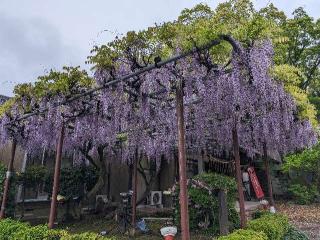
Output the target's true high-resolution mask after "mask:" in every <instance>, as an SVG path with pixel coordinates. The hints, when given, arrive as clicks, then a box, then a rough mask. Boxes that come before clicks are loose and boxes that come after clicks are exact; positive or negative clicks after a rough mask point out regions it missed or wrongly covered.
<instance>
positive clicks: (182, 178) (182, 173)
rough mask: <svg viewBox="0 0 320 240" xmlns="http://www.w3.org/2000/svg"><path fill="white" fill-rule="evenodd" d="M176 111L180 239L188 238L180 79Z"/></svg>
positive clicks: (184, 147)
mask: <svg viewBox="0 0 320 240" xmlns="http://www.w3.org/2000/svg"><path fill="white" fill-rule="evenodd" d="M176 107H177V109H176V111H177V121H178V153H179V185H180V222H181V239H182V240H189V239H190V230H189V213H188V190H187V161H186V139H185V130H186V129H185V122H184V106H183V90H182V81H181V80H179V81H178V82H177V88H176Z"/></svg>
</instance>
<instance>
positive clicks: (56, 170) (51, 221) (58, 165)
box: [48, 124, 65, 229]
mask: <svg viewBox="0 0 320 240" xmlns="http://www.w3.org/2000/svg"><path fill="white" fill-rule="evenodd" d="M64 130H65V129H64V124H62V126H61V130H60V134H59V137H58V141H57V148H56V151H57V152H56V163H55V168H54V177H53V189H52V196H51V207H50V215H49V224H48V227H49V228H50V229H52V228H53V227H54V221H55V219H56V216H57V196H58V193H59V187H60V170H61V158H62V147H63V139H64Z"/></svg>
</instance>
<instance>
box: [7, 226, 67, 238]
mask: <svg viewBox="0 0 320 240" xmlns="http://www.w3.org/2000/svg"><path fill="white" fill-rule="evenodd" d="M26 226H28V225H26ZM61 235H62V233H60V232H59V231H57V230H50V229H49V228H48V227H47V226H46V225H38V226H35V227H31V226H28V227H27V228H21V229H19V230H18V231H17V232H16V233H13V236H12V237H11V238H10V239H12V240H44V239H45V240H59V239H60V238H61Z"/></svg>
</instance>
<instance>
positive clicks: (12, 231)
mask: <svg viewBox="0 0 320 240" xmlns="http://www.w3.org/2000/svg"><path fill="white" fill-rule="evenodd" d="M0 239H1V240H115V239H114V238H105V237H101V236H99V235H98V234H96V233H81V234H69V233H68V232H66V231H63V230H51V229H49V228H48V227H47V226H46V225H38V226H35V227H31V226H30V225H29V224H27V223H22V222H18V221H15V220H11V219H4V220H1V221H0Z"/></svg>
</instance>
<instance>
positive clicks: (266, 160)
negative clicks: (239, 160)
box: [263, 144, 275, 212]
mask: <svg viewBox="0 0 320 240" xmlns="http://www.w3.org/2000/svg"><path fill="white" fill-rule="evenodd" d="M263 158H264V166H265V171H266V176H267V184H268V195H269V203H270V211H271V212H275V204H274V199H273V190H272V180H271V175H270V166H269V158H268V150H267V145H266V144H263Z"/></svg>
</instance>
